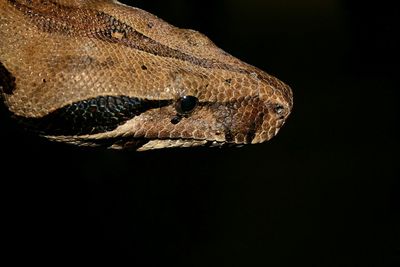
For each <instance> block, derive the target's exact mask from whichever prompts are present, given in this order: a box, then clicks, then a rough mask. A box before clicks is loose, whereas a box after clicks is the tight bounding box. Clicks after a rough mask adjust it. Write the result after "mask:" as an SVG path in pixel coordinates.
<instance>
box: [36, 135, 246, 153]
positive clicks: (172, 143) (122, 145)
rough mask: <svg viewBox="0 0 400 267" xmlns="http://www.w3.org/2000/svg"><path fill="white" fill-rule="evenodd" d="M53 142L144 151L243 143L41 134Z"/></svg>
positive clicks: (230, 145) (225, 146)
mask: <svg viewBox="0 0 400 267" xmlns="http://www.w3.org/2000/svg"><path fill="white" fill-rule="evenodd" d="M43 137H45V138H48V139H50V140H52V141H55V142H64V143H69V144H79V145H81V146H88V147H102V148H110V149H124V150H125V149H128V150H138V151H141V150H142V151H144V150H149V149H162V148H178V147H179V148H185V147H187V148H189V147H195V146H202V147H219V148H229V147H242V146H243V145H244V144H239V143H233V142H226V141H216V140H206V139H195V138H183V139H180V138H165V139H150V138H134V137H123V138H121V137H113V138H90V137H77V136H75V137H72V136H43Z"/></svg>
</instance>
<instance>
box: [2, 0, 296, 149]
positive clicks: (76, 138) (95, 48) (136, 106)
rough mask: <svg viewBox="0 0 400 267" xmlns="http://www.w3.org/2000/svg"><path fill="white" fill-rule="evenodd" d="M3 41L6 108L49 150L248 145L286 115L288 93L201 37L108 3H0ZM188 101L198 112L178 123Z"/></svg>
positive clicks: (268, 135)
mask: <svg viewBox="0 0 400 267" xmlns="http://www.w3.org/2000/svg"><path fill="white" fill-rule="evenodd" d="M0 37H1V38H0V78H1V80H0V81H1V82H0V91H1V94H2V97H3V99H4V102H5V104H6V106H7V107H8V109H9V110H10V112H11V113H12V114H13V116H14V117H15V118H17V119H18V120H19V121H21V122H22V123H23V124H25V125H26V126H27V127H28V128H31V129H32V130H34V131H37V132H38V133H39V134H40V135H43V136H46V137H47V138H49V139H52V140H56V141H61V142H68V143H73V144H77V145H106V146H107V147H112V148H127V147H133V148H135V149H138V150H148V149H155V148H165V147H189V146H196V145H205V144H212V145H220V144H225V143H230V144H238V145H241V144H250V143H251V144H255V143H260V142H264V141H267V140H269V139H270V138H272V137H273V136H275V135H276V134H277V132H278V130H279V129H280V128H281V126H282V125H283V124H284V122H285V120H286V118H287V117H288V115H289V114H290V111H291V109H292V105H293V98H292V91H291V89H290V88H289V87H288V86H287V85H285V84H284V83H283V82H281V81H279V80H278V79H276V78H275V77H272V76H270V75H268V74H267V73H265V72H263V71H261V70H260V69H258V68H255V67H253V66H250V65H248V64H246V63H244V62H242V61H240V60H238V59H236V58H235V57H232V56H231V55H229V54H227V53H226V52H224V51H222V50H221V49H220V48H218V47H216V46H215V45H214V44H213V43H212V42H211V41H210V40H209V39H208V38H207V37H206V36H204V35H202V34H200V33H198V32H196V31H193V30H186V29H179V28H176V27H173V26H171V25H170V24H168V23H166V22H164V21H163V20H161V19H159V18H157V17H156V16H154V15H151V14H149V13H147V12H145V11H143V10H140V9H137V8H133V7H128V6H125V5H122V4H120V3H118V2H115V1H111V0H0ZM185 96H193V97H195V99H197V105H196V106H195V108H194V109H193V110H190V112H186V113H184V114H180V112H179V105H180V103H181V100H182V98H183V97H185ZM120 99H125V100H124V101H123V103H121V101H120ZM127 103H128V104H127ZM82 108H84V109H85V110H84V111H82ZM110 114H111V115H110ZM99 125H100V126H99ZM67 127H69V128H68V129H67Z"/></svg>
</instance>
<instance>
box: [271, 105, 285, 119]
mask: <svg viewBox="0 0 400 267" xmlns="http://www.w3.org/2000/svg"><path fill="white" fill-rule="evenodd" d="M273 111H274V112H275V113H276V114H277V115H278V116H281V117H284V115H285V107H284V106H282V105H281V104H276V105H274V107H273Z"/></svg>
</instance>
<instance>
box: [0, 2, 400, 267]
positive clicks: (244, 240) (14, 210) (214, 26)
mask: <svg viewBox="0 0 400 267" xmlns="http://www.w3.org/2000/svg"><path fill="white" fill-rule="evenodd" d="M387 2H389V1H387ZM134 4H135V5H136V6H138V7H141V8H144V9H146V10H148V11H150V12H152V13H154V14H157V15H158V16H159V17H162V18H163V19H165V20H167V21H168V22H170V23H172V24H174V25H176V26H179V27H185V28H193V29H196V30H199V31H201V32H203V33H205V34H206V35H208V36H209V37H210V38H211V39H212V40H213V41H214V42H215V43H216V44H217V45H218V46H220V47H221V48H223V49H224V50H226V51H227V52H229V53H231V54H233V55H235V56H237V57H239V58H240V59H243V60H244V61H246V62H249V63H251V64H253V65H256V66H258V67H260V68H262V69H264V70H266V71H267V72H269V73H271V74H274V75H276V76H278V77H279V78H280V79H282V80H283V81H285V82H287V83H288V84H290V85H291V86H292V88H293V91H294V95H295V107H294V110H293V113H292V115H291V117H290V118H289V120H288V121H287V123H286V125H285V127H284V128H283V129H282V130H281V132H280V134H279V135H278V136H277V137H275V138H274V139H273V140H271V141H270V142H268V143H265V144H261V145H256V146H250V147H245V148H242V149H205V148H196V149H177V150H165V151H155V152H147V153H133V152H116V151H98V150H86V149H81V148H75V147H70V146H67V145H62V144H54V143H50V142H47V141H45V140H42V139H40V138H37V137H34V136H30V135H27V134H26V133H25V132H23V131H21V130H19V129H18V128H17V127H15V125H14V124H12V122H10V121H9V119H8V118H7V117H6V116H5V115H4V113H2V116H1V122H0V129H1V131H0V143H1V158H2V159H1V168H2V170H1V171H2V172H1V182H2V186H1V189H2V195H3V203H2V204H3V205H2V216H1V217H2V222H3V227H2V228H3V234H2V235H3V237H2V240H3V242H4V243H5V245H6V247H7V249H6V250H5V251H3V252H5V253H6V254H7V255H10V257H11V258H12V259H13V260H15V261H19V260H30V261H31V260H39V259H40V260H41V261H50V260H51V261H53V259H54V260H56V261H65V260H75V259H78V257H83V258H85V259H86V260H89V261H94V260H105V259H112V260H119V259H128V260H129V263H130V264H135V263H137V264H139V263H145V264H148V265H157V264H160V265H167V264H168V263H172V264H174V265H178V264H190V265H197V266H205V265H206V264H210V263H212V264H218V265H227V266H233V265H271V266H276V265H294V264H296V265H298V264H306V265H308V266H338V265H350V266H355V265H358V266H362V265H368V266H394V265H395V264H396V263H399V261H400V256H399V255H400V242H399V235H400V231H399V223H400V220H399V219H400V218H399V208H400V207H399V205H398V204H399V202H398V200H399V199H398V194H399V180H398V175H399V168H398V165H397V164H398V141H397V138H396V137H397V134H398V131H397V130H396V126H397V124H398V122H399V121H398V119H399V117H398V115H399V113H398V111H399V110H398V98H397V97H398V93H397V89H398V79H397V76H398V73H397V72H398V70H399V68H398V62H397V61H396V58H395V52H397V51H396V50H398V48H399V43H397V42H396V41H395V38H394V37H395V36H397V35H398V34H399V32H398V27H397V25H396V22H397V17H398V16H399V12H398V9H396V8H395V7H394V6H392V5H389V4H386V1H379V2H378V1H376V3H374V4H370V3H368V2H366V1H339V0H326V1H316V0H303V1H297V0H287V1H261V0H260V1H257V0H247V1H239V0H236V1H227V0H225V1H222V0H221V1H215V0H214V1H211V0H203V1H179V0H168V1H167V0H164V1H151V0H137V1H135V2H134ZM77 262H78V261H77ZM79 262H81V261H79Z"/></svg>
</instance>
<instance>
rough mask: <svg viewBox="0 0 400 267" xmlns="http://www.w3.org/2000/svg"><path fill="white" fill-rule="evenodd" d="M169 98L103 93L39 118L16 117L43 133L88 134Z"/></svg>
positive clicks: (122, 121)
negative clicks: (106, 94)
mask: <svg viewBox="0 0 400 267" xmlns="http://www.w3.org/2000/svg"><path fill="white" fill-rule="evenodd" d="M166 105H170V101H148V100H140V99H137V98H129V97H126V96H118V97H115V96H100V97H97V98H92V99H87V100H84V101H80V102H77V103H73V104H70V105H67V106H65V107H62V108H59V109H57V110H55V111H52V112H51V113H49V114H48V115H46V116H44V117H40V118H26V117H17V118H16V119H17V120H18V121H19V122H21V123H22V124H23V125H25V126H26V127H28V129H30V130H32V131H35V132H39V133H40V134H42V135H51V136H57V135H76V136H79V135H89V134H97V133H103V132H108V131H112V130H114V129H115V128H117V127H118V126H119V125H121V124H123V123H124V122H126V121H128V120H130V119H132V118H133V117H135V116H138V115H140V114H141V113H143V112H145V111H148V110H150V109H157V108H161V107H163V106H166Z"/></svg>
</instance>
